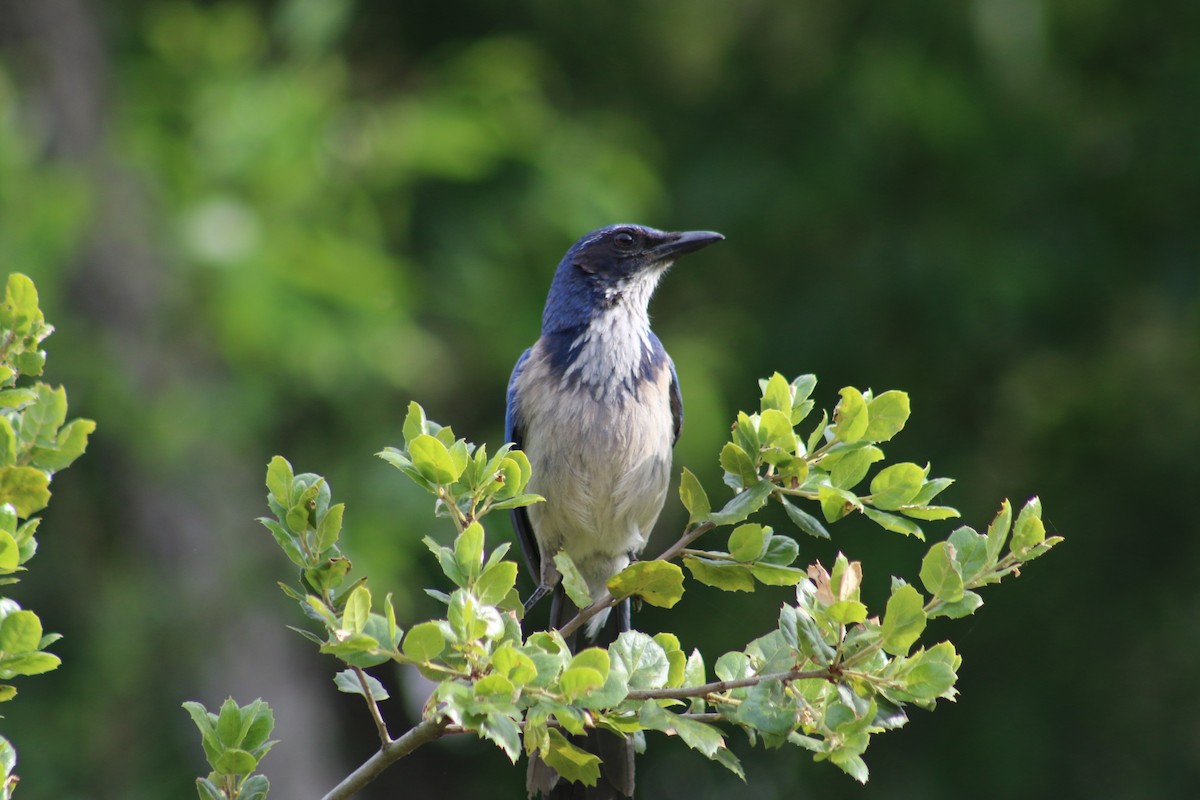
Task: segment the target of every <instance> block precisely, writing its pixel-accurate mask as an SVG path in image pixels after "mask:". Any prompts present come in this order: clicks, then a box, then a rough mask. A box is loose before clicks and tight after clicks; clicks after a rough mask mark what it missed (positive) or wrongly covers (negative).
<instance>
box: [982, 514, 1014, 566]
mask: <svg viewBox="0 0 1200 800" xmlns="http://www.w3.org/2000/svg"><path fill="white" fill-rule="evenodd" d="M1011 527H1012V506H1010V505H1009V504H1008V500H1005V501H1004V502H1003V503H1001V504H1000V510H999V511H998V512H997V513H996V516H995V518H994V519H993V520H992V523H991V524H990V525H988V529H987V557H988V561H995V560H996V559H998V558H999V557H1000V552H1001V551H1002V550H1003V549H1004V542H1005V541H1006V540H1007V539H1008V531H1009V529H1010V528H1011Z"/></svg>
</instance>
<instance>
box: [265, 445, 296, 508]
mask: <svg viewBox="0 0 1200 800" xmlns="http://www.w3.org/2000/svg"><path fill="white" fill-rule="evenodd" d="M294 477H295V474H294V473H293V472H292V465H291V464H289V463H288V461H287V459H286V458H284V457H283V456H275V457H274V458H272V459H271V463H270V464H268V465H267V489H268V491H270V493H271V497H272V498H274V500H275V502H276V503H279V505H281V506H284V507H286V506H287V505H288V491H289V489H290V488H291V486H292V479H293V478H294Z"/></svg>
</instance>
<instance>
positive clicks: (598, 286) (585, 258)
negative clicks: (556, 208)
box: [542, 225, 725, 334]
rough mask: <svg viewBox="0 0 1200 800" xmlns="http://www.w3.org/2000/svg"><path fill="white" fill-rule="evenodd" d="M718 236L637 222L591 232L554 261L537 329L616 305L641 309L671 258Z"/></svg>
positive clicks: (566, 324)
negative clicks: (659, 227)
mask: <svg viewBox="0 0 1200 800" xmlns="http://www.w3.org/2000/svg"><path fill="white" fill-rule="evenodd" d="M724 238H725V237H724V236H722V235H721V234H719V233H714V232H712V231H683V232H681V233H680V232H672V231H660V230H656V229H654V228H647V227H645V226H643V225H610V226H608V227H607V228H601V229H600V230H597V231H592V232H591V233H589V234H587V235H586V236H584V237H583V238H582V239H580V240H579V241H578V242H576V243H575V244H574V245H572V246H571V249H569V250H567V253H566V255H565V256H563V259H562V261H561V262H559V265H558V271H557V272H555V273H554V282H553V283H552V284H551V285H550V294H549V296H548V297H547V298H546V310H545V313H544V314H543V316H542V333H544V334H546V333H558V332H561V331H568V330H573V329H575V328H578V327H580V326H582V325H586V324H588V323H589V322H590V321H591V320H592V319H594V318H595V317H596V316H597V315H599V314H602V313H604V312H605V311H608V310H610V309H613V308H617V307H619V306H626V307H628V308H630V309H631V310H634V311H641V312H645V310H646V308H647V306H648V304H649V302H650V296H651V295H652V294H653V293H654V287H655V286H657V285H658V280H659V278H661V277H662V275H663V273H664V272H666V271H667V269H668V268H669V267H670V266H671V264H673V263H674V262H675V259H677V258H678V257H679V256H681V255H684V254H685V253H691V252H692V251H694V250H699V249H700V248H701V247H705V246H707V245H710V244H712V243H713V242H719V241H720V240H722V239H724Z"/></svg>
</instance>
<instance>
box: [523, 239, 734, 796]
mask: <svg viewBox="0 0 1200 800" xmlns="http://www.w3.org/2000/svg"><path fill="white" fill-rule="evenodd" d="M723 238H724V237H723V236H721V234H719V233H712V232H710V231H688V232H685V233H668V232H665V231H660V230H655V229H654V228H646V227H643V226H640V225H612V226H609V227H607V228H601V229H600V230H597V231H593V232H592V233H589V234H588V235H586V236H584V237H583V238H582V239H580V240H579V241H578V242H576V243H575V244H574V245H573V246H572V247H571V249H569V250H568V251H567V253H566V255H565V256H563V259H562V261H561V262H560V263H559V265H558V270H557V271H556V272H555V273H554V280H553V282H552V283H551V284H550V293H549V295H548V296H547V298H546V308H545V311H544V312H543V314H542V335H541V338H539V339H538V340H537V342H535V343H534V345H533V347H531V348H529V349H528V350H526V351H525V352H524V354H522V356H521V358H520V359H519V360H518V361H517V365H516V367H515V368H514V369H513V374H512V379H511V380H510V381H509V385H508V413H507V416H506V425H505V435H506V437H507V439H508V441H510V442H513V443H515V445H516V446H517V447H519V448H521V449H522V450H524V451H525V454H526V456H528V458H529V463H530V465H531V466H532V468H533V476H532V478H531V480H530V482H529V488H528V491H530V492H535V493H537V494H540V495H542V496H543V497H545V498H546V501H545V502H544V503H538V504H535V505H532V506H529V507H527V508H518V509H515V510H514V511H513V515H512V516H513V527H514V528H515V529H516V532H517V536H518V539H519V540H520V543H521V547H522V549H523V551H524V554H525V561H526V564H527V565H528V567H529V569H530V572H531V573H532V574H533V577H534V581H535V582H536V583H537V589H536V590H535V593H534V595H533V596H532V597H531V598H530V602H529V603H527V608H529V607H532V605H533V604H534V603H535V602H536V601H537V599H538V598H540V597H541V596H543V595H544V594H546V593H547V592H550V591H553V600H552V602H551V610H550V626H551V627H552V628H559V627H562V625H564V624H565V623H566V622H567V621H568V620H570V619H571V617H573V616H574V615H575V614H576V612H577V609H576V608H575V606H574V604H573V603H571V602H570V600H569V599H568V598H567V597H566V595H565V593H564V592H563V589H562V586H561V585H560V575H559V572H558V569H557V568H556V567H555V565H554V561H553V558H554V555H555V554H556V553H558V552H559V551H560V550H565V551H566V552H567V554H568V555H570V557H571V560H572V561H574V562H575V565H576V567H578V568H579V571H580V573H582V575H583V577H584V579H585V580H586V581H587V585H588V589H589V591H590V592H591V595H592V597H593V599H595V598H598V597H600V596H601V594H602V593H603V592H604V590H605V584H606V583H607V581H608V579H609V578H611V577H612V576H613V575H615V574H616V573H618V572H620V571H621V570H622V569H624V568H625V567H626V566H627V565H628V564H629V562H630V559H632V558H634V557H636V556H637V555H638V554H639V553H640V552H641V551H642V549H643V548H644V547H645V546H646V542H647V541H648V539H649V537H650V531H651V529H652V528H653V527H654V523H655V521H656V520H657V519H658V515H659V512H660V511H662V507H663V501H664V500H665V499H666V495H667V485H668V483H669V482H670V477H671V448H672V446H673V445H674V444H675V440H676V439H678V438H679V431H680V427H681V425H682V423H683V403H682V399H681V397H680V393H679V380H678V378H677V376H676V375H675V365H674V364H673V363H672V362H671V357H670V356H668V355H667V351H666V350H665V349H663V346H662V342H660V341H659V340H658V337H657V336H655V335H654V332H653V331H652V330H650V317H649V314H648V306H649V303H650V296H651V295H652V294H653V293H654V288H655V287H656V286H657V285H658V281H659V279H660V278H662V276H663V273H665V272H666V271H667V269H668V268H669V267H670V266H671V264H672V263H673V262H674V261H675V259H676V258H678V257H679V256H681V255H683V254H685V253H690V252H692V251H694V250H698V249H700V248H701V247H705V246H706V245H709V244H712V243H713V242H716V241H720V240H721V239H723ZM609 617H610V615H609V613H608V612H607V611H606V612H603V613H601V614H598V615H596V616H595V617H592V619H590V620H589V621H588V625H587V629H586V630H587V636H588V638H590V639H593V640H595V641H596V643H597V644H599V645H605V644H608V643H610V642H611V641H613V640H615V639H616V636H617V634H618V633H619V632H620V631H622V630H628V629H629V601H628V600H626V601H625V602H624V603H622V604H621V606H619V607H618V611H617V614H616V615H612V616H611V619H609ZM601 634H603V635H601ZM572 646H573V647H574V644H573V642H572ZM596 739H597V741H594V742H593V746H594V749H597V750H598V753H599V755H600V757H601V758H602V759H603V761H604V770H603V775H602V778H601V781H600V785H599V786H597V787H595V788H594V789H591V790H588V791H587V792H586V793H584V790H583V789H582V787H580V786H579V785H577V784H565V783H563V784H560V785H559V788H558V789H557V790H554V791H553V792H552V790H553V789H554V787H555V784H556V783H559V782H558V776H557V774H555V773H554V771H553V770H551V769H550V768H549V767H547V766H546V765H545V764H544V763H541V762H540V760H537V759H535V760H533V761H532V762H531V764H530V770H529V779H528V788H529V791H530V793H531V794H533V793H536V792H542V793H547V794H550V796H552V797H575V796H580V797H588V798H600V797H604V798H608V797H620V796H625V797H631V796H632V795H633V752H632V749H631V744H630V743H628V742H626V741H625V740H623V739H621V738H620V737H616V736H614V735H612V734H609V735H608V736H601V737H596ZM606 783H607V786H606ZM618 792H619V793H620V794H618Z"/></svg>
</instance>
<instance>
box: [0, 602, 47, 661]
mask: <svg viewBox="0 0 1200 800" xmlns="http://www.w3.org/2000/svg"><path fill="white" fill-rule="evenodd" d="M41 640H42V621H41V620H40V619H38V616H37V614H35V613H33V612H32V611H12V612H10V613H9V614H8V615H7V616H6V617H4V619H3V620H0V651H3V652H4V653H7V654H9V655H13V654H16V653H26V652H30V651H33V650H37V649H38V643H39V642H40V641H41Z"/></svg>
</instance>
